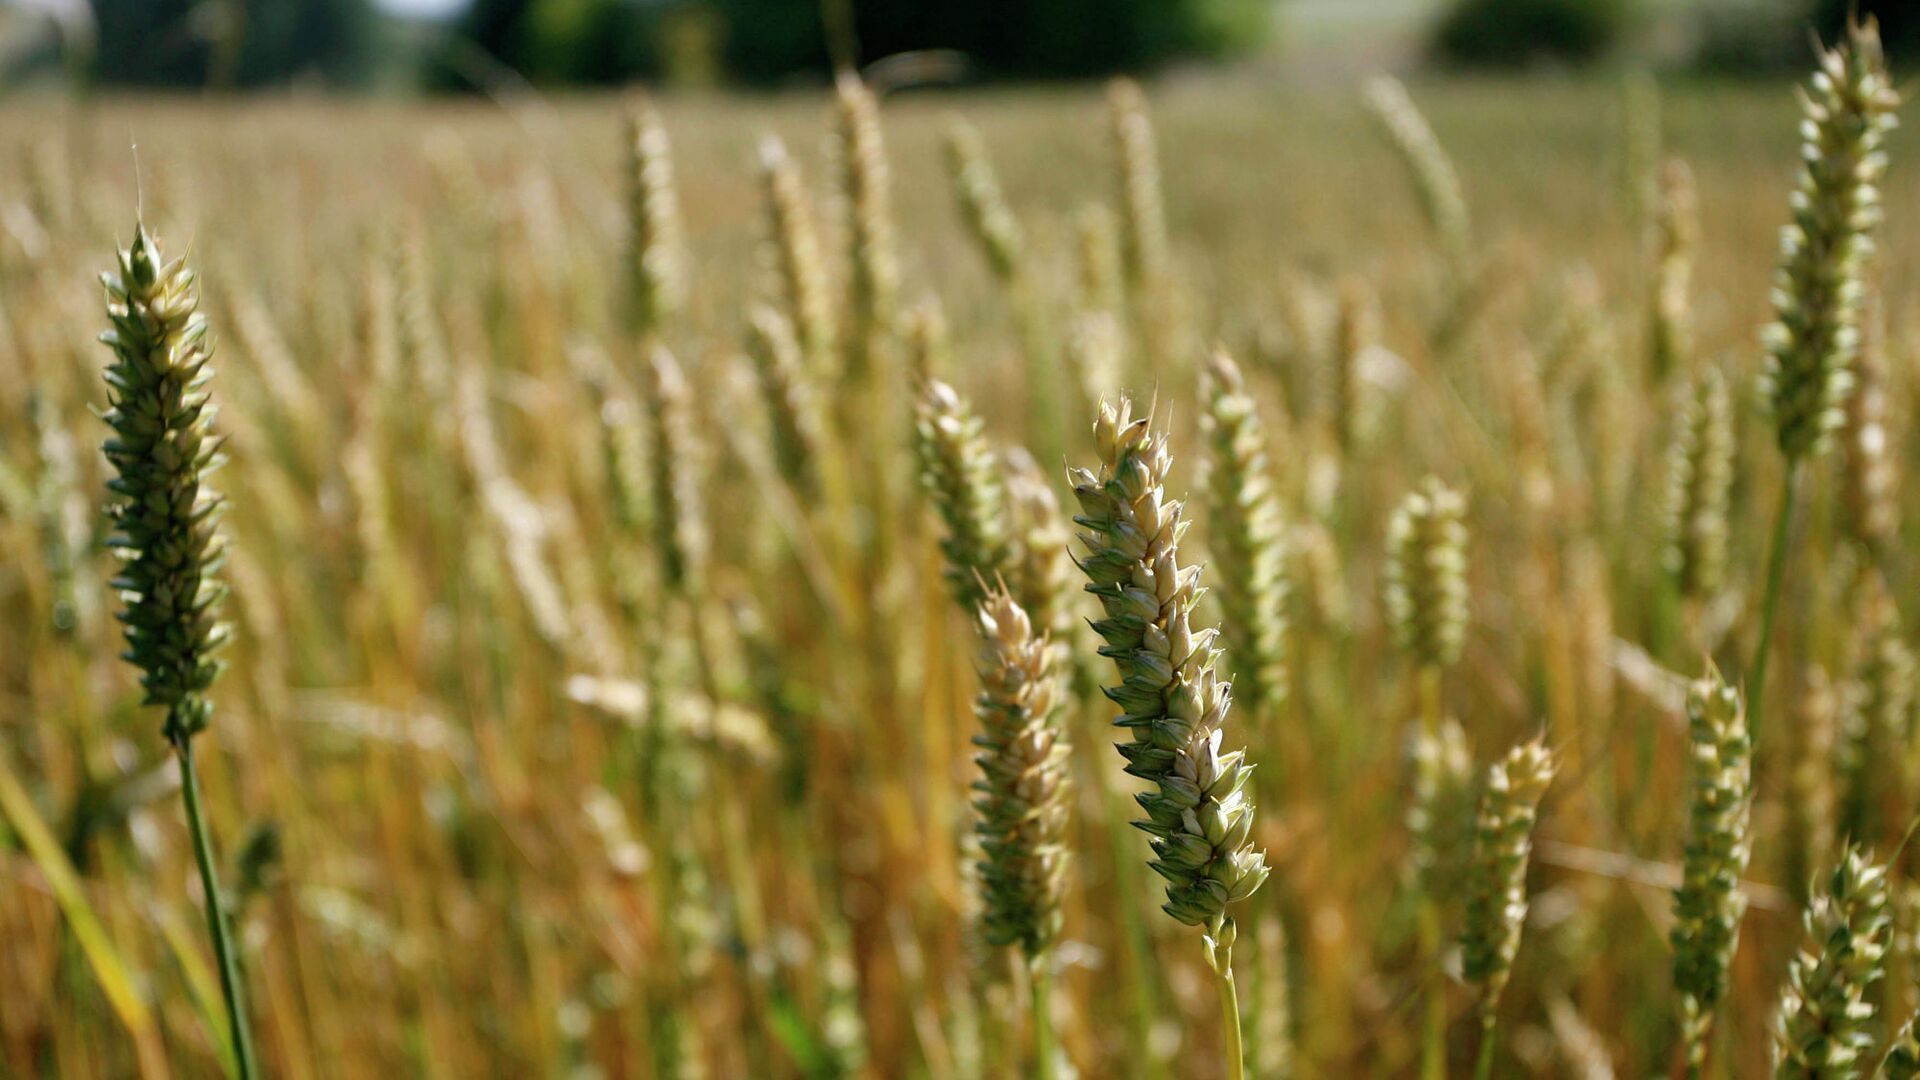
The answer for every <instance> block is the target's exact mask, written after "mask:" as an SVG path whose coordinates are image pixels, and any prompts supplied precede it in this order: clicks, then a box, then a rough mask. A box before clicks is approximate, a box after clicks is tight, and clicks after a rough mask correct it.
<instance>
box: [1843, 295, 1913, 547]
mask: <svg viewBox="0 0 1920 1080" xmlns="http://www.w3.org/2000/svg"><path fill="white" fill-rule="evenodd" d="M1886 335H1887V329H1886V314H1885V311H1884V310H1883V305H1882V304H1880V303H1869V304H1868V307H1867V311H1866V312H1865V313H1864V314H1863V315H1862V317H1861V324H1860V347H1859V350H1858V352H1857V353H1856V355H1855V358H1854V367H1853V389H1852V391H1851V392H1850V393H1848V394H1847V401H1846V409H1845V412H1844V414H1843V416H1842V419H1841V422H1840V430H1839V433H1838V435H1839V437H1838V443H1839V449H1840V507H1841V511H1842V512H1841V513H1840V515H1839V525H1840V529H1841V532H1842V533H1843V534H1844V535H1845V536H1846V538H1847V539H1848V540H1850V541H1852V543H1853V544H1854V545H1855V546H1857V547H1858V548H1859V549H1860V551H1861V552H1862V553H1863V554H1865V555H1867V556H1875V555H1879V554H1882V553H1884V552H1885V551H1886V550H1887V548H1888V546H1889V545H1891V544H1892V543H1893V542H1894V540H1895V539H1896V538H1897V537H1898V535H1899V532H1900V467H1899V464H1898V462H1899V454H1898V453H1897V452H1896V447H1895V446H1894V438H1895V436H1894V430H1895V428H1894V425H1893V424H1891V423H1890V422H1889V418H1888V411H1889V409H1888V403H1887V389H1888V385H1889V383H1890V382H1891V380H1890V377H1889V376H1890V372H1889V363H1888V357H1887V341H1886Z"/></svg>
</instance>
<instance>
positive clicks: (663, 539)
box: [645, 347, 708, 600]
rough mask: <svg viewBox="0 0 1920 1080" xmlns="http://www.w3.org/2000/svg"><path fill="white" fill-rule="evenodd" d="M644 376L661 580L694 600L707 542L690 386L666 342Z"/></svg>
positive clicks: (649, 360)
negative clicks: (649, 423)
mask: <svg viewBox="0 0 1920 1080" xmlns="http://www.w3.org/2000/svg"><path fill="white" fill-rule="evenodd" d="M646 376H647V378H646V394H645V400H646V406H647V413H648V419H649V420H650V421H651V423H652V432H651V433H652V436H653V440H652V446H651V447H650V448H649V449H650V450H651V453H650V454H649V455H648V459H647V464H648V466H649V468H650V469H651V471H652V476H651V477H650V478H649V479H650V481H651V483H650V493H651V495H652V503H653V538H654V546H655V548H656V549H657V552H658V557H659V560H660V577H661V583H662V584H663V585H664V586H665V587H666V589H667V591H668V592H669V594H671V595H674V596H678V597H680V598H683V599H689V600H691V599H693V598H697V597H699V596H700V595H701V590H702V582H703V581H704V580H705V576H706V564H707V542H708V536H707V521H706V514H705V511H704V508H703V507H702V505H701V501H700V484H699V475H700V470H699V469H698V468H697V467H696V465H695V462H696V460H697V458H698V453H697V450H696V446H695V442H694V433H693V415H692V408H693V406H692V400H691V396H690V395H691V391H690V390H689V388H688V386H687V378H686V376H685V375H684V374H682V373H681V370H680V363H679V361H677V360H675V359H674V358H673V354H672V353H671V352H669V351H667V349H665V348H664V347H661V348H655V349H654V350H653V351H652V352H651V353H650V354H649V355H648V357H647V368H646Z"/></svg>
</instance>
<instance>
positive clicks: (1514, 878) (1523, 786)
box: [1460, 740, 1554, 1026]
mask: <svg viewBox="0 0 1920 1080" xmlns="http://www.w3.org/2000/svg"><path fill="white" fill-rule="evenodd" d="M1553 772H1554V762H1553V755H1552V754H1551V753H1549V752H1548V751H1547V748H1546V745H1545V744H1544V743H1541V742H1540V741H1538V740H1535V741H1533V742H1529V743H1523V744H1521V745H1519V746H1516V747H1514V748H1513V749H1512V750H1510V751H1508V753H1507V756H1506V757H1505V758H1504V759H1503V760H1501V761H1500V762H1499V763H1498V764H1496V765H1494V766H1493V768H1491V769H1490V770H1488V772H1487V780H1486V784H1485V785H1484V788H1483V790H1482V792H1481V795H1480V810H1479V814H1478V815H1477V817H1476V818H1475V820H1474V829H1473V831H1474V836H1473V860H1472V863H1471V864H1470V865H1469V866H1468V869H1467V925H1466V930H1465V932H1464V933H1463V934H1462V935H1461V938H1460V949H1461V954H1462V959H1461V967H1462V974H1463V975H1465V976H1466V979H1467V981H1468V982H1470V983H1473V984H1475V985H1477V986H1479V987H1480V1011H1481V1016H1482V1022H1483V1023H1485V1024H1487V1025H1488V1026H1491V1023H1492V1018H1493V1015H1494V1010H1495V1008H1497V1007H1498V1005H1499V1002H1500V995H1501V992H1502V991H1504V990H1505V989H1506V986H1507V978H1508V976H1510V975H1511V974H1512V973H1513V961H1514V957H1515V956H1516V955H1517V954H1518V953H1519V951H1520V931H1521V928H1522V926H1523V925H1524V923H1525V921H1526V915H1527V861H1528V859H1529V858H1530V857H1531V856H1532V854H1533V825H1534V820H1535V819H1536V817H1537V816H1538V815H1539V811H1540V798H1541V796H1543V795H1545V794H1546V792H1547V785H1548V784H1549V783H1551V782H1552V781H1553Z"/></svg>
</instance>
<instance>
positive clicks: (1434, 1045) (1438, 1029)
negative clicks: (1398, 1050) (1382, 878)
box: [1419, 895, 1447, 1080]
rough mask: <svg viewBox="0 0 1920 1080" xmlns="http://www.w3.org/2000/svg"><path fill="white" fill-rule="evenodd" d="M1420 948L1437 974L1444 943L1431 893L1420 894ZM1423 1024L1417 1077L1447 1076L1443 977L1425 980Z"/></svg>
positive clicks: (1433, 1079) (1431, 1079) (1438, 1079)
mask: <svg viewBox="0 0 1920 1080" xmlns="http://www.w3.org/2000/svg"><path fill="white" fill-rule="evenodd" d="M1419 917H1420V951H1421V954H1422V955H1423V956H1424V957H1425V958H1426V961H1427V970H1428V972H1429V973H1430V974H1434V975H1437V973H1438V972H1439V971H1440V954H1441V951H1442V950H1443V949H1444V947H1445V946H1444V944H1443V942H1442V939H1441V935H1440V905H1439V904H1438V903H1436V902H1435V900H1434V898H1433V897H1431V896H1425V895H1423V896H1421V897H1420V916H1419ZM1426 1020H1427V1024H1426V1029H1425V1030H1424V1031H1423V1032H1421V1040H1420V1080H1446V1078H1447V981H1446V979H1445V977H1444V976H1440V977H1433V978H1430V979H1429V980H1428V983H1427V1016H1426Z"/></svg>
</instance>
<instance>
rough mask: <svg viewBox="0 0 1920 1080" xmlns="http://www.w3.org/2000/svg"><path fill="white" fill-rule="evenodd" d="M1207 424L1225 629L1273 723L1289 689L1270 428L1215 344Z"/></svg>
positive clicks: (1256, 709)
mask: <svg viewBox="0 0 1920 1080" xmlns="http://www.w3.org/2000/svg"><path fill="white" fill-rule="evenodd" d="M1201 396H1202V399H1203V401H1204V404H1205V410H1204V412H1203V413H1202V414H1201V428H1202V430H1203V431H1204V432H1205V434H1206V436H1207V441H1208V448H1209V451H1210V454H1209V458H1208V461H1207V472H1206V488H1207V509H1208V512H1209V521H1208V526H1209V536H1208V539H1209V540H1210V541H1211V544H1210V547H1211V549H1212V551H1213V555H1214V558H1215V560H1216V561H1217V562H1218V563H1219V566H1220V580H1221V583H1222V588H1221V589H1220V590H1219V591H1218V593H1217V594H1216V595H1217V596H1218V597H1219V601H1220V630H1221V636H1222V637H1223V638H1225V640H1226V644H1227V655H1228V657H1229V658H1231V659H1232V660H1233V661H1234V685H1235V687H1236V688H1237V689H1238V690H1239V691H1240V694H1241V696H1242V699H1243V700H1244V701H1246V703H1247V705H1248V707H1249V708H1251V709H1252V710H1253V716H1254V718H1255V719H1254V722H1255V724H1256V725H1259V724H1270V723H1271V722H1272V721H1273V720H1274V718H1275V717H1276V716H1277V715H1278V712H1279V709H1280V708H1281V706H1282V705H1283V704H1284V703H1285V700H1286V695H1287V672H1286V656H1285V644H1286V602H1287V582H1286V576H1285V570H1286V551H1285V546H1284V540H1283V538H1284V535H1285V532H1284V525H1283V523H1282V521H1281V518H1280V506H1279V500H1278V499H1277V498H1276V497H1275V495H1274V490H1273V477H1272V468H1271V466H1270V464H1269V462H1268V460H1267V448H1266V431H1265V429H1264V427H1263V425H1262V424H1261V422H1260V416H1259V412H1258V410H1257V408H1256V407H1255V405H1254V401H1253V398H1252V396H1251V395H1249V394H1248V393H1247V388H1246V380H1245V379H1244V378H1243V377H1242V376H1241V374H1240V368H1239V366H1238V365H1236V364H1235V363H1234V362H1233V358H1232V357H1231V356H1229V355H1227V353H1226V350H1224V349H1220V348H1216V349H1215V350H1214V352H1213V354H1212V355H1211V356H1210V357H1209V358H1208V361H1207V367H1206V371H1205V376H1204V379H1203V381H1202V390H1201Z"/></svg>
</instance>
